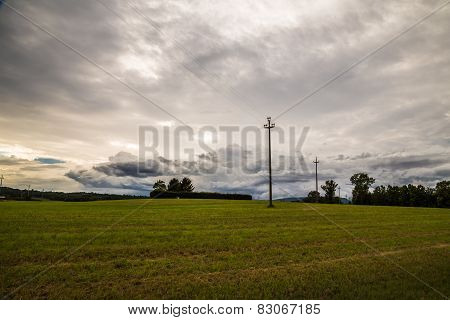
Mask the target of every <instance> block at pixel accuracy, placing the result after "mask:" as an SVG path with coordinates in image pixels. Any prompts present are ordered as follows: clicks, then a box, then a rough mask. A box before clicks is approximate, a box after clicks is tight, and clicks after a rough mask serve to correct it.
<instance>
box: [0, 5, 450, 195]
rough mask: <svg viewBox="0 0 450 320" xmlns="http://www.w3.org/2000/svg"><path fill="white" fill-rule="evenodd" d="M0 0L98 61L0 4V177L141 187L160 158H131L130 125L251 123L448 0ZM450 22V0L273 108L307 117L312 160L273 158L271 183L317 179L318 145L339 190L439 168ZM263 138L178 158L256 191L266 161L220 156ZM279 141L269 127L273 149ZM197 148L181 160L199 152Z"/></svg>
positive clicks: (212, 184) (444, 164) (445, 162)
mask: <svg viewBox="0 0 450 320" xmlns="http://www.w3.org/2000/svg"><path fill="white" fill-rule="evenodd" d="M6 2H7V4H8V5H10V6H13V7H14V8H15V9H16V10H18V12H20V13H22V14H24V15H25V16H27V17H28V18H30V19H31V20H33V21H34V22H35V23H37V24H39V25H40V26H42V27H43V28H45V29H46V30H48V31H49V32H51V33H52V34H54V35H55V36H56V37H57V38H58V39H60V41H62V42H64V43H66V44H67V45H68V46H70V47H72V48H73V49H74V50H77V51H78V52H80V53H82V55H84V56H85V57H87V58H88V59H89V60H90V61H91V62H94V63H95V64H97V66H95V65H93V64H92V63H90V62H88V61H87V60H86V59H83V58H82V57H80V56H79V55H77V54H75V53H74V52H73V51H72V50H70V49H68V48H67V47H66V46H64V45H62V44H61V43H60V42H58V41H56V40H55V39H53V38H51V37H50V36H49V35H48V34H46V33H45V32H43V31H42V30H40V29H38V28H37V27H36V26H33V25H32V24H31V23H30V22H29V21H27V20H25V19H24V18H23V17H21V16H20V15H18V14H17V13H15V12H14V11H13V10H12V9H11V8H9V7H8V6H7V4H3V5H0V48H1V49H0V174H3V175H4V176H5V181H4V184H5V185H7V186H12V187H22V188H24V185H25V184H31V185H32V187H33V188H35V189H42V188H44V189H46V190H49V189H54V190H64V191H75V190H86V191H87V190H89V191H96V192H114V193H125V192H126V193H141V194H142V193H147V192H148V190H150V189H151V185H152V184H153V182H154V181H155V180H156V179H158V178H160V177H162V178H164V179H169V178H170V177H171V172H160V171H158V170H156V169H154V170H153V169H152V168H150V169H148V170H147V171H144V172H136V170H135V167H136V163H137V157H136V156H137V155H138V153H139V150H138V145H139V142H138V127H139V126H140V125H148V126H157V127H158V128H162V126H171V127H172V128H174V127H175V126H176V125H179V124H180V123H179V122H178V120H181V121H182V122H183V123H184V124H187V125H189V126H192V127H194V128H197V127H199V126H202V125H212V126H214V127H218V126H219V125H236V126H239V127H240V128H245V127H246V126H258V127H259V128H261V127H262V125H263V124H264V122H265V117H266V116H269V115H271V116H272V117H274V118H275V117H277V115H279V114H281V113H282V112H283V111H285V110H286V109H287V108H288V107H289V106H291V105H293V104H294V103H295V102H297V101H298V100H300V99H301V98H302V97H304V96H306V95H307V94H309V93H310V92H312V91H313V90H314V89H316V88H317V87H319V86H321V85H322V84H323V83H325V82H326V81H328V80H329V79H330V78H332V77H333V76H334V75H336V74H337V73H339V72H340V71H342V70H345V69H346V68H348V67H349V66H351V65H352V64H353V63H355V62H356V61H358V60H359V59H360V58H361V57H364V56H365V55H366V54H368V53H370V52H372V51H373V50H375V49H377V48H379V47H380V46H382V45H384V44H385V43H386V42H387V41H388V40H389V39H391V38H392V37H394V36H396V35H398V34H399V33H400V32H402V31H403V30H404V29H406V28H407V27H409V26H410V25H412V24H414V23H415V22H416V21H418V20H419V19H421V18H422V17H424V16H425V15H426V14H428V13H430V12H431V11H433V10H434V9H436V8H437V7H439V6H440V5H441V3H443V0H440V1H435V0H426V1H425V0H424V1H418V0H405V1H400V0H396V1H387V0H386V1H385V0H381V1H369V0H365V1H356V0H339V1H337V0H326V1H325V0H308V1H305V0H295V1H294V0H292V1H261V0H254V1H245V0H239V1H169V0H163V1H151V2H150V1H143V0H122V1H116V0H101V1H95V0H77V1H70V0H34V1H21V0H16V1H9V2H8V1H6ZM102 3H103V4H102ZM449 33H450V5H449V6H447V7H445V8H443V9H442V10H441V11H439V12H437V13H436V14H435V15H432V16H431V17H430V18H429V19H426V20H425V21H424V22H423V23H421V24H419V25H417V26H416V27H415V28H413V29H412V30H410V31H409V32H407V33H405V34H404V35H402V36H401V37H400V38H399V39H397V40H395V41H394V42H392V43H390V44H389V45H388V46H387V47H385V48H383V49H382V50H380V51H379V52H377V53H376V54H375V55H373V56H371V57H370V58H368V59H367V60H365V61H364V62H363V63H361V64H359V65H358V66H357V67H355V68H354V69H352V70H351V71H350V72H348V73H346V74H345V75H344V76H342V77H341V78H339V79H337V80H336V81H334V82H333V83H332V84H331V85H329V86H328V87H326V88H324V89H323V90H321V91H319V92H318V93H317V94H315V95H314V96H313V97H312V98H310V99H309V100H307V101H305V102H304V103H302V104H300V105H299V106H297V107H296V108H294V109H292V110H291V111H289V112H288V113H286V114H284V115H283V116H282V117H280V118H278V119H277V120H276V125H277V127H278V128H280V129H282V130H285V131H287V130H288V128H289V127H292V126H295V127H296V128H297V136H300V133H301V130H302V128H304V127H309V128H310V129H309V132H308V135H307V137H306V140H305V143H304V145H303V146H302V149H301V154H303V156H304V158H305V162H306V163H307V166H308V168H306V170H305V168H303V169H302V168H300V167H301V164H299V163H297V165H296V166H297V167H296V168H289V169H288V170H275V178H274V181H275V195H276V196H277V197H285V196H292V195H305V194H306V193H307V192H308V191H310V190H312V189H313V188H314V181H313V180H312V178H313V176H312V174H311V172H312V170H313V167H312V161H313V159H314V157H315V156H316V155H317V156H318V157H319V160H320V161H321V162H320V164H319V168H320V179H321V180H322V181H323V180H325V179H330V178H332V179H335V180H336V181H337V182H338V183H339V184H340V185H342V187H343V193H344V195H345V193H349V194H350V190H351V189H350V187H349V186H347V185H346V184H347V183H349V178H350V176H351V174H352V173H355V172H359V171H365V172H368V173H369V174H371V175H372V176H373V177H374V178H376V179H377V184H382V183H391V184H405V183H422V184H425V185H431V186H433V185H434V184H435V183H436V182H437V181H439V180H443V179H449V178H450V161H449V159H450V157H449V153H450V152H449V145H450V125H449V122H450V36H449ZM99 66H100V68H99ZM105 71H107V72H105ZM111 75H114V77H117V78H120V79H121V81H122V82H123V83H126V84H127V85H128V87H126V86H124V85H123V83H120V82H119V81H117V79H114V77H111ZM130 87H132V88H133V89H134V90H135V91H137V92H139V94H141V95H144V96H145V97H146V98H147V99H144V98H143V97H142V96H139V94H136V92H133V90H130ZM148 99H150V100H151V101H153V102H154V103H155V104H158V105H159V106H160V107H161V108H162V109H164V110H165V112H164V111H161V110H160V109H158V108H157V107H155V105H153V104H152V103H150V102H149V100H148ZM171 115H172V116H171ZM261 133H262V134H265V132H263V129H261ZM196 139H197V140H198V137H197V138H196ZM297 140H298V137H297V138H296V141H297ZM206 142H208V141H206ZM296 143H297V142H296ZM258 146H260V144H259V143H258V142H257V141H256V142H253V145H252V143H250V144H249V145H246V146H242V145H241V143H240V142H239V141H237V142H233V144H232V143H230V141H229V140H226V139H224V137H222V136H219V141H218V142H217V143H215V144H214V145H213V146H212V149H214V150H217V152H218V154H219V158H218V159H215V160H214V161H216V162H217V163H218V167H219V169H218V171H217V172H216V173H215V174H206V175H205V174H201V172H198V171H197V170H191V171H189V169H186V170H185V171H183V173H185V174H186V175H189V176H191V177H192V178H193V180H194V183H195V184H196V185H197V186H198V188H197V189H198V190H211V191H226V192H248V193H252V194H253V195H254V196H255V197H257V198H264V197H266V196H267V183H266V180H265V178H264V175H265V172H266V169H267V167H266V165H265V162H264V161H261V159H254V161H253V164H254V166H253V167H252V171H251V172H250V173H248V172H247V173H246V174H240V173H239V172H238V170H235V171H233V172H232V173H230V172H227V170H226V168H228V167H230V162H229V161H228V160H227V159H226V157H225V155H227V154H232V155H234V156H235V157H241V158H242V157H243V156H246V157H247V156H248V157H249V158H251V157H252V155H254V154H255V148H256V147H258ZM286 148H287V147H286V146H285V145H282V144H281V143H280V144H278V143H277V139H275V142H274V149H275V151H274V152H275V154H276V155H277V156H278V155H282V154H283V153H285V152H286ZM196 152H198V154H195V157H194V160H193V161H191V162H190V164H189V165H190V167H189V168H191V169H192V166H194V167H195V164H194V162H196V161H197V160H200V159H206V156H207V153H206V152H203V151H202V150H200V149H199V148H197V149H196ZM297 156H298V154H297ZM153 160H154V162H155V163H157V162H164V161H166V162H170V163H171V164H173V165H174V166H177V165H176V162H174V161H175V160H178V159H176V158H172V157H170V156H168V157H164V158H155V159H153ZM191 160H192V159H191ZM263 160H264V158H263ZM174 174H176V172H175V173H174Z"/></svg>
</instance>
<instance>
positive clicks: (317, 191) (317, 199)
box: [313, 157, 319, 202]
mask: <svg viewBox="0 0 450 320" xmlns="http://www.w3.org/2000/svg"><path fill="white" fill-rule="evenodd" d="M313 163H314V164H315V165H316V202H319V180H318V179H317V165H318V164H319V160H317V157H316V161H313Z"/></svg>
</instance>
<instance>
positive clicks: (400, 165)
mask: <svg viewBox="0 0 450 320" xmlns="http://www.w3.org/2000/svg"><path fill="white" fill-rule="evenodd" d="M447 163H449V160H448V158H447V157H445V156H444V157H442V156H438V157H437V158H434V159H430V158H428V157H424V156H410V157H395V158H388V159H383V160H379V161H377V162H376V163H374V164H372V165H370V168H371V169H374V170H376V169H389V170H391V171H396V170H408V169H414V168H427V167H431V168H434V167H438V166H440V165H443V164H447Z"/></svg>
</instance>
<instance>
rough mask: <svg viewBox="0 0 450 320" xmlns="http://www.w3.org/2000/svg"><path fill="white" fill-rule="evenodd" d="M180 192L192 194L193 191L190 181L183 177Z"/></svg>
mask: <svg viewBox="0 0 450 320" xmlns="http://www.w3.org/2000/svg"><path fill="white" fill-rule="evenodd" d="M180 187H181V191H183V192H192V191H194V185H193V184H192V180H191V179H189V178H186V177H184V178H183V180H181V183H180Z"/></svg>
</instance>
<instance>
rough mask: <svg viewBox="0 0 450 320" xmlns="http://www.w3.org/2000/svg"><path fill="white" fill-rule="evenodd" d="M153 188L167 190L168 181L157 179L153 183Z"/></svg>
mask: <svg viewBox="0 0 450 320" xmlns="http://www.w3.org/2000/svg"><path fill="white" fill-rule="evenodd" d="M153 190H155V191H160V192H164V191H166V190H167V187H166V183H165V182H164V181H162V180H158V181H156V182H155V184H154V185H153Z"/></svg>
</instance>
